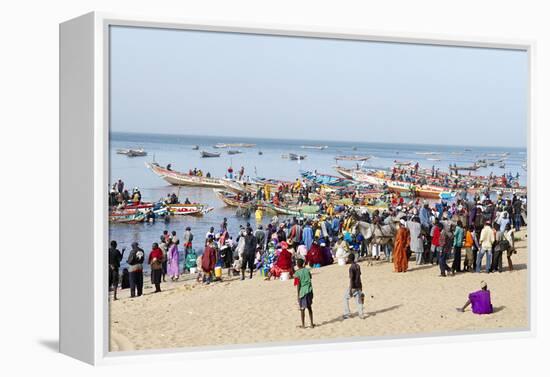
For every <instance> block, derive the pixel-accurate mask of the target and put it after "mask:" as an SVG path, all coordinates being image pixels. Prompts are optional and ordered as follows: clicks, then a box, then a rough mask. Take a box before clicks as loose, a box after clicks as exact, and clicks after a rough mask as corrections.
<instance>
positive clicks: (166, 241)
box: [159, 235, 170, 282]
mask: <svg viewBox="0 0 550 377" xmlns="http://www.w3.org/2000/svg"><path fill="white" fill-rule="evenodd" d="M169 246H170V238H166V237H164V235H162V236H160V243H159V248H160V250H161V251H162V255H163V259H162V260H163V262H162V281H163V282H166V274H167V273H168V264H167V260H168V248H169Z"/></svg>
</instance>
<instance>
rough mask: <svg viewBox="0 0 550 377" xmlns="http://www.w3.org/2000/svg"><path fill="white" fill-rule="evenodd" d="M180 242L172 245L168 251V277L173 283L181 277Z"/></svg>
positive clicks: (177, 241)
mask: <svg viewBox="0 0 550 377" xmlns="http://www.w3.org/2000/svg"><path fill="white" fill-rule="evenodd" d="M178 243H179V240H176V242H174V243H172V244H170V247H169V249H168V255H167V258H168V276H170V279H171V280H172V281H174V280H178V279H179V277H180V271H179V265H180V255H179V251H178Z"/></svg>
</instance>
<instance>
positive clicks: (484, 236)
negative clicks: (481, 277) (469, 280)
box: [476, 221, 495, 273]
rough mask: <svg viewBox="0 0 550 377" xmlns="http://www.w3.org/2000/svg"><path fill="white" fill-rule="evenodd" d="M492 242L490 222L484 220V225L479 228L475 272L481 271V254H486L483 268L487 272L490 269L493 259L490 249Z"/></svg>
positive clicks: (493, 240) (492, 233) (493, 238)
mask: <svg viewBox="0 0 550 377" xmlns="http://www.w3.org/2000/svg"><path fill="white" fill-rule="evenodd" d="M494 242H495V233H494V232H493V229H492V228H491V222H490V221H486V222H485V226H484V227H483V229H482V230H481V235H480V236H479V243H480V244H481V249H480V250H479V253H477V261H476V272H481V261H482V260H483V256H484V255H485V254H487V259H486V261H485V270H486V272H487V273H489V270H490V269H491V260H492V259H493V253H492V249H493V243H494Z"/></svg>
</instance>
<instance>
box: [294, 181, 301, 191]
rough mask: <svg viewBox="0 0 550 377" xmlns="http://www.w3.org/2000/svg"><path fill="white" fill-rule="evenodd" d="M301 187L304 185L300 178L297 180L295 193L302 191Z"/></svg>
mask: <svg viewBox="0 0 550 377" xmlns="http://www.w3.org/2000/svg"><path fill="white" fill-rule="evenodd" d="M300 187H302V183H301V182H300V180H299V179H298V178H296V182H294V191H295V192H298V191H300Z"/></svg>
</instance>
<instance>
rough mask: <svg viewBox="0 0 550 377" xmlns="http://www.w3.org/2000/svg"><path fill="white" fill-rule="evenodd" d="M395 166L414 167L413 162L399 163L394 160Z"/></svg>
mask: <svg viewBox="0 0 550 377" xmlns="http://www.w3.org/2000/svg"><path fill="white" fill-rule="evenodd" d="M393 164H394V165H395V166H411V165H412V161H398V160H394V161H393Z"/></svg>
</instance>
